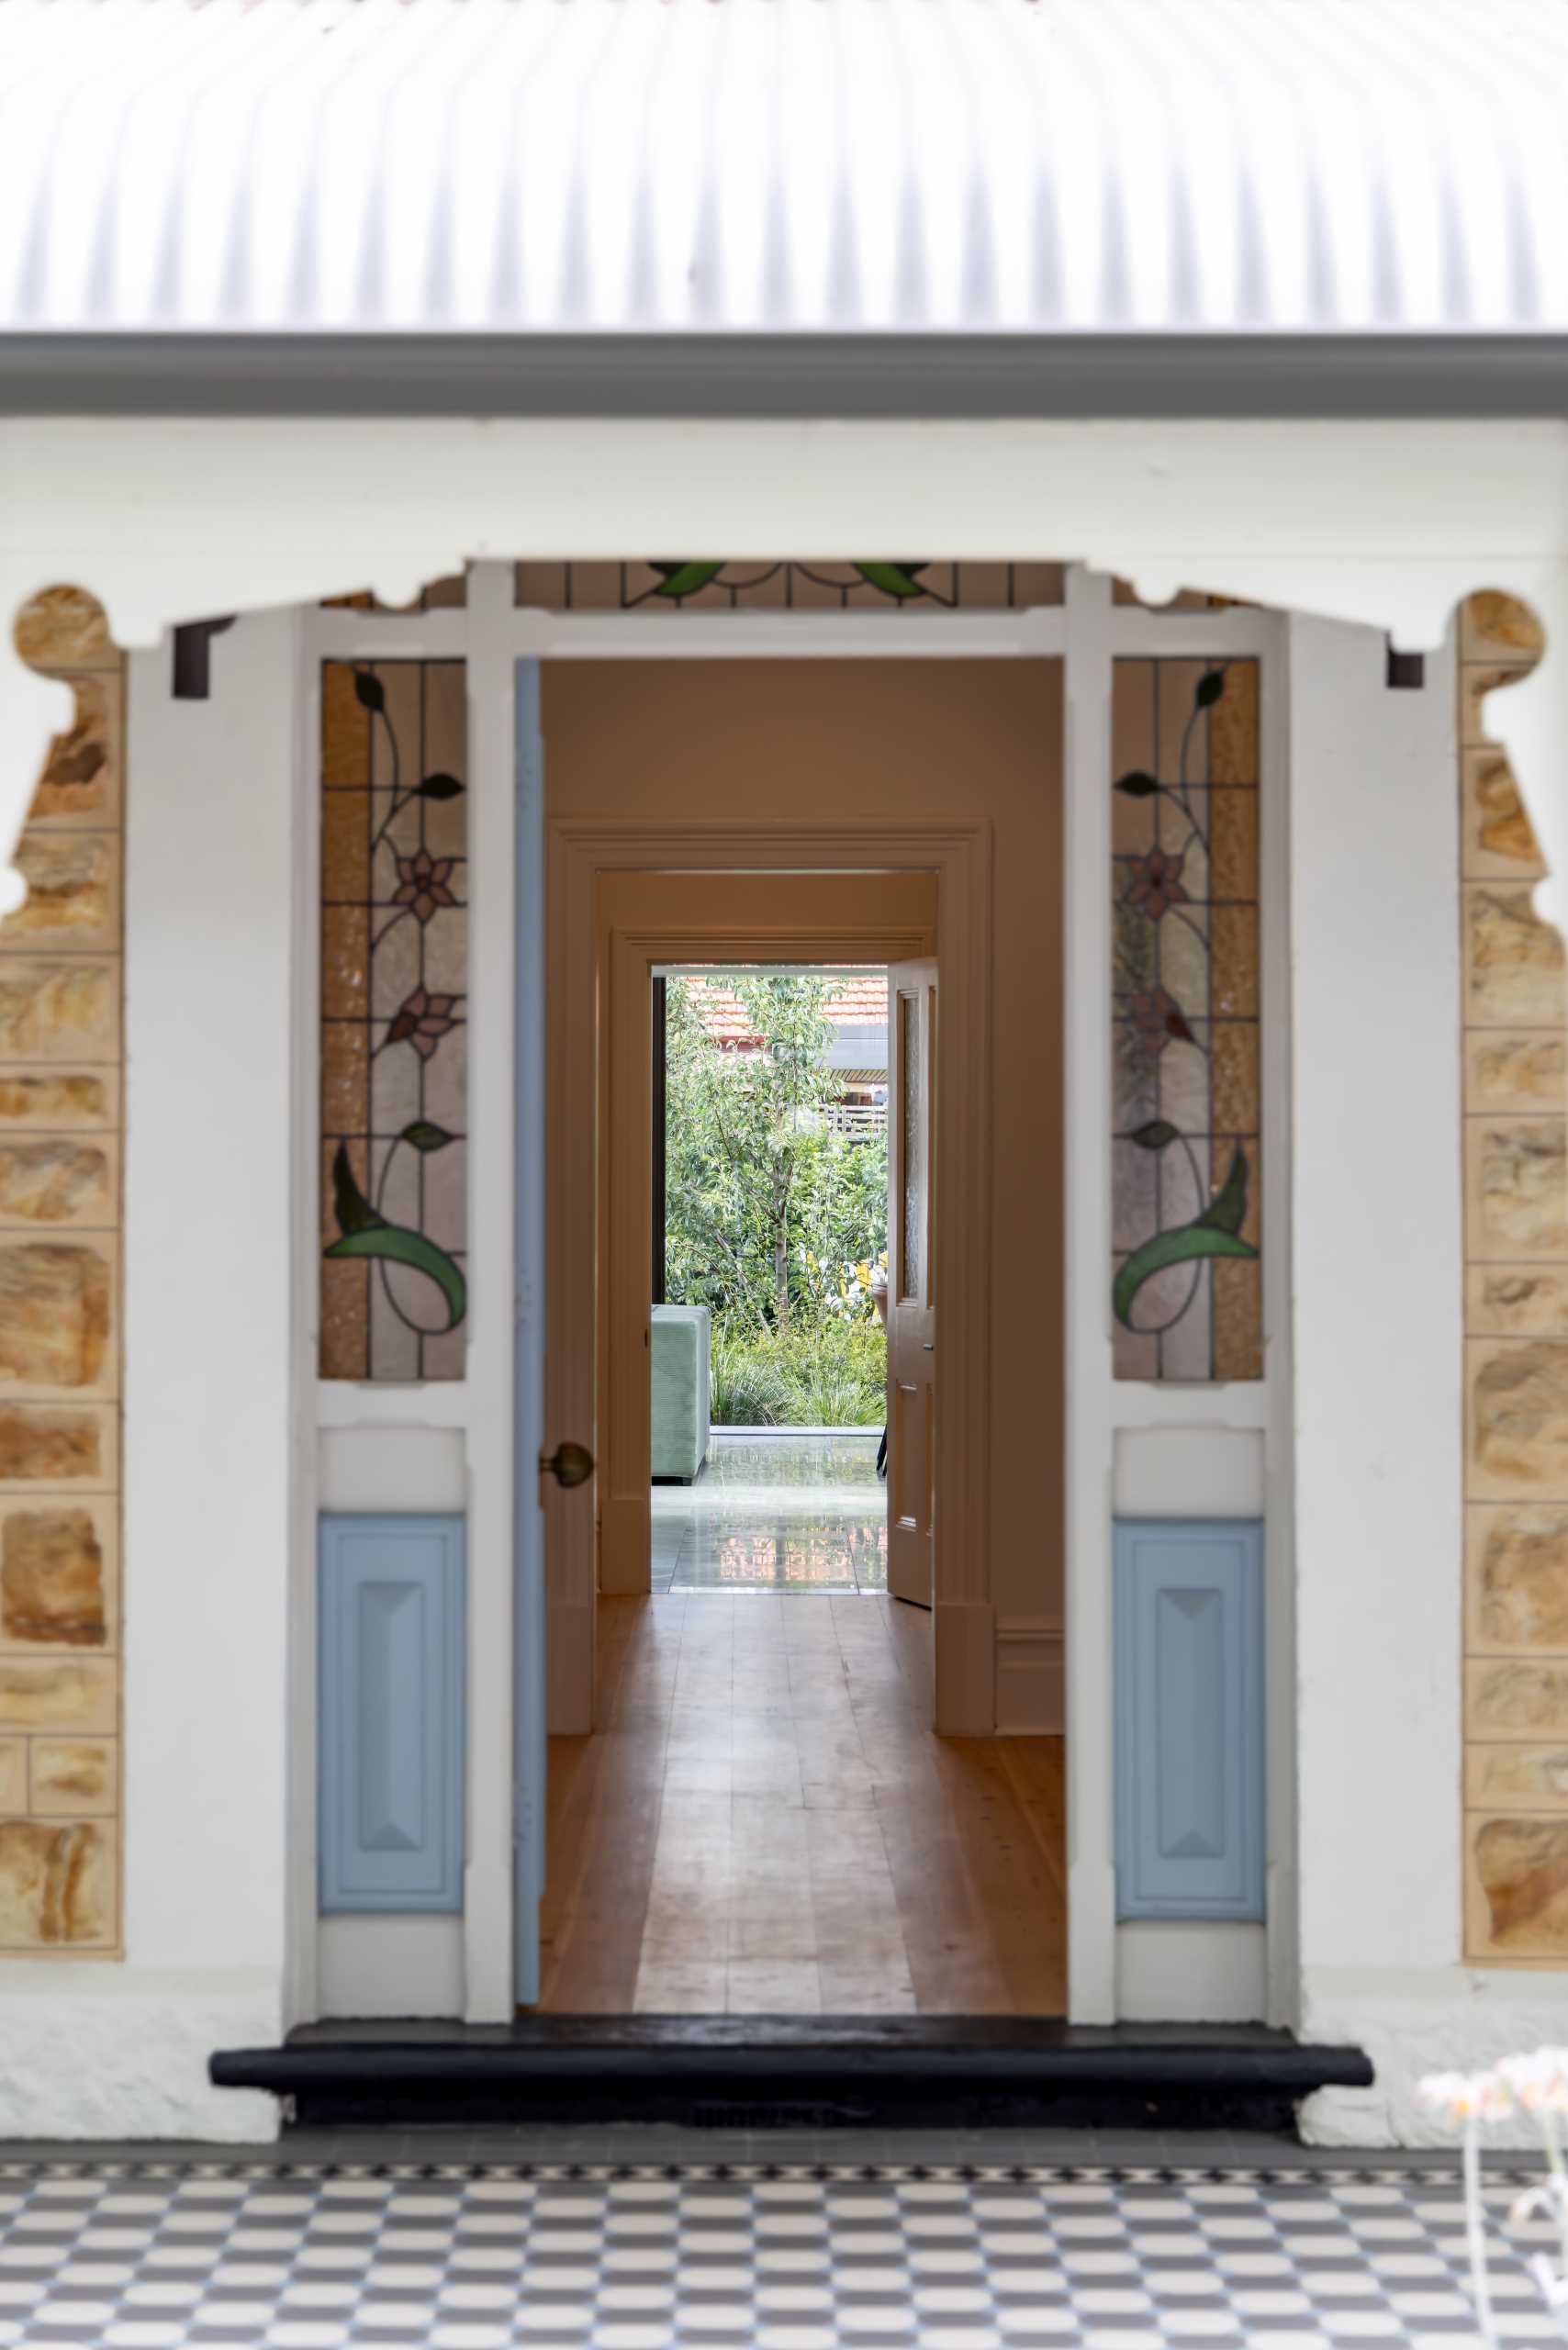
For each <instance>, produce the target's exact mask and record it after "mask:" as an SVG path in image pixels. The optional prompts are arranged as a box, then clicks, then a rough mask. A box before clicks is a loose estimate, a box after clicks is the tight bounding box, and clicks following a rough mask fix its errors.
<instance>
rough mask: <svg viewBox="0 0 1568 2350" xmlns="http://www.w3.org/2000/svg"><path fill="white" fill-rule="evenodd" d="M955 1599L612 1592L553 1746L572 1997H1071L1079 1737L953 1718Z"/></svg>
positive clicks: (549, 1906) (567, 1980)
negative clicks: (988, 1730)
mask: <svg viewBox="0 0 1568 2350" xmlns="http://www.w3.org/2000/svg"><path fill="white" fill-rule="evenodd" d="M930 1659H931V1618H930V1617H929V1616H927V1615H925V1614H924V1613H923V1612H922V1611H921V1610H920V1609H918V1608H912V1607H905V1606H901V1605H900V1604H899V1603H898V1602H897V1601H893V1600H889V1599H887V1598H878V1597H870V1598H866V1599H861V1598H858V1597H856V1598H850V1597H847V1596H846V1597H832V1596H830V1597H827V1598H824V1599H823V1600H822V1601H821V1602H820V1604H819V1605H817V1606H810V1607H807V1606H796V1605H795V1604H794V1603H793V1601H792V1600H791V1601H790V1602H789V1603H786V1601H785V1600H784V1599H782V1598H780V1597H778V1596H776V1595H773V1594H771V1593H767V1592H763V1593H760V1594H754V1595H749V1596H745V1597H740V1596H737V1595H734V1594H732V1593H729V1592H713V1591H707V1592H692V1593H689V1594H682V1593H670V1594H667V1595H655V1596H654V1597H653V1598H651V1599H605V1600H601V1601H600V1602H599V1718H600V1721H601V1723H602V1725H603V1727H602V1728H601V1729H599V1731H597V1732H596V1733H595V1734H594V1735H593V1736H592V1737H588V1738H559V1739H553V1740H551V1747H550V1804H549V1813H550V1816H549V1836H550V1851H549V1874H548V1890H547V1892H546V1895H545V1898H544V1901H543V1906H542V1909H541V1930H542V1937H543V1997H542V1999H541V2002H540V2006H541V2009H543V2011H545V2012H548V2013H554V2014H598V2015H623V2014H627V2013H631V2012H634V2011H641V2012H644V2013H652V2014H676V2013H690V2014H721V2013H725V2012H728V2013H730V2014H734V2015H779V2014H807V2015H814V2014H822V2015H849V2014H868V2015H898V2014H918V2015H1059V2014H1060V2013H1061V2012H1062V2009H1063V2006H1064V2003H1065V2001H1064V1994H1065V1986H1066V1959H1067V1901H1066V1889H1065V1886H1066V1833H1065V1826H1064V1807H1063V1785H1062V1741H1061V1740H1059V1739H1054V1738H1049V1739H1047V1738H997V1739H939V1738H937V1737H935V1735H934V1733H933V1732H932V1731H931V1730H930V1729H928V1727H927V1724H928V1723H929V1721H930V1718H931V1696H930V1690H931V1678H930V1676H931V1663H930Z"/></svg>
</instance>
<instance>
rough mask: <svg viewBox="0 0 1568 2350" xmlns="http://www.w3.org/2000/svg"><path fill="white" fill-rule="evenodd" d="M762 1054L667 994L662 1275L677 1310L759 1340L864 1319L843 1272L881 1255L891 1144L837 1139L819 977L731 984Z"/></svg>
mask: <svg viewBox="0 0 1568 2350" xmlns="http://www.w3.org/2000/svg"><path fill="white" fill-rule="evenodd" d="M727 984H728V985H729V986H731V987H732V988H733V989H734V992H735V995H736V996H737V998H738V999H739V1001H740V1003H741V1005H742V1007H743V1009H744V1011H745V1016H746V1020H747V1024H748V1025H749V1026H750V1028H751V1030H752V1032H753V1033H754V1034H755V1035H756V1036H758V1037H759V1038H760V1039H761V1045H762V1049H761V1050H760V1051H756V1052H745V1053H741V1052H734V1051H731V1050H727V1049H725V1048H723V1047H722V1046H718V1045H715V1044H714V1043H713V1042H712V1040H711V1038H710V1037H709V1036H708V1035H706V1033H705V1032H704V1030H703V1027H702V1024H701V1022H700V1018H699V1016H698V1013H697V1009H696V1006H695V1004H694V1003H693V1002H692V999H691V995H690V991H689V989H687V988H686V987H685V986H683V985H681V984H680V983H679V982H677V983H675V984H674V985H672V986H671V987H670V988H669V990H667V994H666V1005H667V1019H666V1071H667V1075H666V1221H665V1230H666V1247H665V1261H666V1285H667V1292H668V1295H669V1297H670V1299H671V1301H672V1302H678V1303H680V1304H688V1305H706V1306H707V1307H708V1308H709V1309H710V1311H711V1314H712V1315H713V1318H714V1321H715V1323H719V1322H734V1323H735V1324H736V1325H737V1326H740V1327H742V1328H746V1329H750V1330H754V1331H757V1332H761V1331H765V1330H770V1329H771V1330H779V1331H784V1330H788V1329H789V1328H790V1326H791V1323H792V1322H793V1321H795V1320H796V1319H798V1318H799V1317H800V1316H801V1315H805V1316H806V1317H807V1318H808V1319H809V1320H811V1321H812V1322H815V1321H817V1320H820V1319H822V1318H823V1317H824V1316H827V1317H831V1316H834V1315H845V1314H846V1313H857V1314H859V1315H868V1314H869V1313H870V1312H871V1311H872V1308H871V1305H870V1303H869V1298H868V1296H866V1295H861V1296H859V1297H857V1298H854V1299H853V1300H850V1299H847V1298H846V1294H845V1291H846V1288H847V1287H848V1286H849V1283H848V1275H849V1274H850V1273H851V1272H852V1270H853V1269H854V1268H855V1267H856V1266H857V1265H858V1264H861V1263H863V1262H868V1260H870V1259H874V1258H876V1257H878V1256H879V1255H880V1254H881V1252H882V1250H883V1249H884V1248H886V1246H887V1221H888V1164H887V1147H886V1140H885V1137H884V1136H865V1137H859V1136H857V1137H854V1138H851V1137H850V1136H846V1135H835V1134H830V1133H829V1132H828V1131H827V1127H826V1113H827V1110H828V1106H829V1104H830V1103H831V1102H833V1101H834V1100H835V1098H836V1096H837V1092H838V1085H837V1080H836V1079H835V1078H834V1074H833V1072H832V1071H831V1070H829V1069H825V1068H824V1067H823V1053H824V1051H825V1048H826V1046H827V1043H828V1039H829V1035H830V1031H829V1028H828V1024H827V1022H826V1020H825V1019H824V1018H823V1004H824V1002H826V998H827V983H826V981H825V980H823V979H817V978H814V977H812V975H810V974H801V975H799V976H791V977H788V978H783V979H776V978H766V977H762V976H760V975H758V974H756V973H745V972H743V973H740V974H738V975H736V976H735V977H734V978H732V979H729V980H728V982H727Z"/></svg>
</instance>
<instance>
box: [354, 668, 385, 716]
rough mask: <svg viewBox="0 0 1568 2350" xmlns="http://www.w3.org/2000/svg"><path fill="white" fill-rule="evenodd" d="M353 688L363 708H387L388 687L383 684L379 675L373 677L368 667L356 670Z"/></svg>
mask: <svg viewBox="0 0 1568 2350" xmlns="http://www.w3.org/2000/svg"><path fill="white" fill-rule="evenodd" d="M353 689H354V693H355V695H356V697H357V698H358V700H359V702H360V705H361V707H362V708H363V709H364V710H385V709H386V687H385V686H384V685H383V684H382V682H381V680H380V678H379V677H372V676H371V674H370V671H369V670H368V669H356V670H355V671H354V673H353Z"/></svg>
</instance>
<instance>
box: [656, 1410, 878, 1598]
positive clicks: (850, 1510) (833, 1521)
mask: <svg viewBox="0 0 1568 2350" xmlns="http://www.w3.org/2000/svg"><path fill="white" fill-rule="evenodd" d="M878 1434H879V1431H878V1430H877V1429H875V1428H867V1429H866V1430H865V1431H864V1433H861V1432H859V1431H855V1432H852V1433H850V1434H847V1435H835V1436H806V1435H802V1436H795V1435H790V1434H786V1433H784V1432H782V1431H781V1432H780V1433H779V1434H778V1435H773V1434H771V1433H769V1434H767V1435H765V1436H731V1435H726V1434H724V1433H722V1432H715V1434H714V1436H713V1438H712V1439H711V1449H710V1451H709V1456H708V1463H707V1466H706V1468H705V1469H704V1470H703V1472H702V1473H701V1475H700V1477H699V1478H698V1479H697V1480H696V1482H695V1483H692V1484H689V1485H655V1487H654V1537H653V1556H654V1589H655V1591H806V1592H811V1591H815V1592H823V1591H834V1592H843V1593H845V1594H846V1595H848V1594H852V1593H855V1592H871V1591H886V1589H887V1587H888V1503H887V1488H886V1486H885V1485H883V1484H882V1483H881V1482H880V1480H879V1477H878V1475H877V1439H878Z"/></svg>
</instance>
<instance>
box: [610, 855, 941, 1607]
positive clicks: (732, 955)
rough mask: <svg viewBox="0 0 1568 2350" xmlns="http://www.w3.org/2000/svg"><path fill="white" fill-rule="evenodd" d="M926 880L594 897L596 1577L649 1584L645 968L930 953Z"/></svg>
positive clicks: (790, 880)
mask: <svg viewBox="0 0 1568 2350" xmlns="http://www.w3.org/2000/svg"><path fill="white" fill-rule="evenodd" d="M936 911H937V910H936V889H935V879H934V877H933V876H932V875H931V874H929V873H920V874H913V873H910V874H899V873H872V874H800V873H796V874H778V875H777V876H775V875H758V874H728V873H726V874H698V875H693V874H642V873H637V874H611V875H606V876H604V877H602V878H601V880H600V885H599V970H600V973H601V974H608V979H609V986H608V993H607V996H606V999H605V1001H606V1006H607V1019H606V1022H605V1024H604V1025H603V1026H602V1027H601V1032H600V1034H601V1046H600V1054H599V1068H600V1080H601V1083H600V1106H599V1133H600V1136H602V1137H604V1138H605V1140H604V1142H603V1143H602V1144H601V1147H600V1153H599V1169H600V1191H601V1197H600V1222H599V1262H600V1264H601V1265H602V1266H603V1267H604V1268H605V1271H606V1278H605V1280H604V1281H602V1282H601V1284H600V1289H599V1589H600V1590H601V1591H604V1592H614V1593H631V1594H634V1593H639V1592H645V1591H646V1590H647V1589H648V1588H649V1582H648V1566H649V1550H648V1530H649V1528H648V1519H649V1486H648V1451H649V1442H650V1426H649V1413H650V1396H649V1381H648V1368H647V1367H648V1360H649V1354H648V1348H649V1300H648V1296H647V1284H646V1281H645V1279H644V1278H640V1270H639V1269H645V1268H646V1266H647V1264H648V1261H649V1259H650V1256H651V1254H652V1249H651V1241H652V1234H651V1231H650V1218H651V1213H652V1172H653V1169H652V1110H653V1089H652V1076H651V1072H652V1049H651V1047H652V1036H651V1034H650V1030H649V1025H648V1023H649V1013H650V1009H651V992H650V989H649V979H650V978H651V975H652V970H653V967H654V966H655V964H657V963H719V964H725V963H756V962H763V963H794V964H800V965H801V966H802V967H809V966H810V965H812V964H824V963H835V962H864V963H889V962H894V961H898V960H900V959H902V958H903V957H908V956H910V955H912V954H913V955H921V954H934V953H935V947H936Z"/></svg>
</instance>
